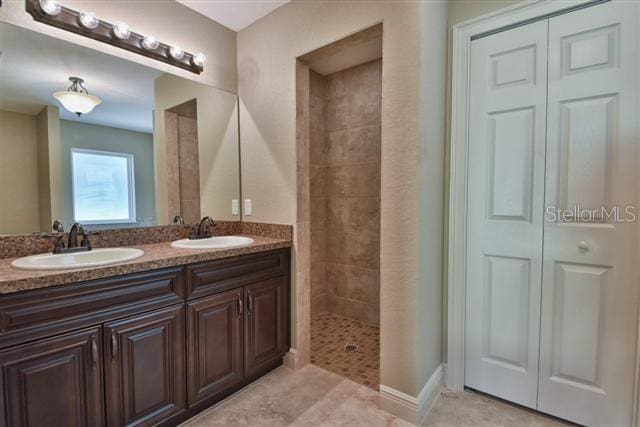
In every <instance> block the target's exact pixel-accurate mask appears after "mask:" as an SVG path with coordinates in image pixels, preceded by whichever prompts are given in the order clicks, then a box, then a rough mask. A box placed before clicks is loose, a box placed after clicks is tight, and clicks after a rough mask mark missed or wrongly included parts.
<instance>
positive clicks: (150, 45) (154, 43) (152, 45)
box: [142, 36, 160, 50]
mask: <svg viewBox="0 0 640 427" xmlns="http://www.w3.org/2000/svg"><path fill="white" fill-rule="evenodd" d="M159 45H160V43H159V42H158V40H156V38H155V37H153V36H144V39H142V47H144V48H145V49H148V50H154V49H157V48H158V46H159Z"/></svg>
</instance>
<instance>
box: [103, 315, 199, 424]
mask: <svg viewBox="0 0 640 427" xmlns="http://www.w3.org/2000/svg"><path fill="white" fill-rule="evenodd" d="M105 349H106V351H105V358H106V390H107V424H108V425H110V426H122V425H138V424H154V423H157V422H160V421H162V420H164V419H165V418H167V417H169V416H171V415H173V414H175V413H177V412H179V411H181V410H182V409H184V408H185V401H186V397H185V379H186V373H185V363H184V353H185V341H184V307H183V306H174V307H169V308H165V309H162V310H157V311H153V312H151V313H147V314H144V315H139V316H135V317H132V318H128V319H124V320H121V321H118V322H113V323H110V324H107V325H105Z"/></svg>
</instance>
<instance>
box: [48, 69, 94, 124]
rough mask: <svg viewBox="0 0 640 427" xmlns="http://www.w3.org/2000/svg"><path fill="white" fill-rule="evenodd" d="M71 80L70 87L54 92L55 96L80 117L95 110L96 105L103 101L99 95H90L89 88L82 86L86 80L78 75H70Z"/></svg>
mask: <svg viewBox="0 0 640 427" xmlns="http://www.w3.org/2000/svg"><path fill="white" fill-rule="evenodd" d="M69 81H70V82H71V86H69V89H67V90H65V91H59V92H56V93H54V94H53V97H54V98H55V99H57V100H58V101H60V103H61V104H62V106H63V107H64V108H66V109H67V110H69V111H71V112H72V113H75V114H77V115H78V117H80V116H81V115H83V114H87V113H88V112H90V111H91V110H93V109H94V108H95V106H96V105H99V104H100V103H101V102H102V100H101V99H100V98H98V97H97V96H93V95H89V92H88V91H87V89H85V87H84V86H82V83H84V80H82V79H80V78H78V77H69Z"/></svg>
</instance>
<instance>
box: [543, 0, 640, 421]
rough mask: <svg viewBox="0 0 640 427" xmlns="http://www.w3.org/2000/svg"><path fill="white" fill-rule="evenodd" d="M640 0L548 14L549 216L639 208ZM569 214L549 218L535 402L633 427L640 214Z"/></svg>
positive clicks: (578, 417) (580, 417)
mask: <svg viewBox="0 0 640 427" xmlns="http://www.w3.org/2000/svg"><path fill="white" fill-rule="evenodd" d="M639 4H640V3H638V2H636V1H621V2H618V1H614V2H611V3H606V4H602V5H598V6H593V7H589V8H586V9H583V10H579V11H576V12H572V13H570V14H567V15H561V16H558V17H554V18H551V19H550V20H549V105H548V134H547V139H548V142H547V181H546V197H545V200H546V205H547V207H548V209H549V210H548V211H547V214H551V213H553V214H555V212H556V211H555V209H554V208H555V207H559V208H562V209H571V208H574V207H575V206H577V205H579V206H580V207H581V208H584V209H600V207H601V206H604V207H606V208H607V209H612V208H614V207H615V206H618V207H619V208H620V209H621V211H620V215H621V216H622V217H624V216H625V212H624V208H625V207H626V206H635V207H636V211H635V214H636V215H638V214H640V211H638V198H639V193H640V188H639V180H640V177H639V174H638V170H639V169H640V158H639V149H638V146H639V139H640V133H639V130H638V121H639V120H640V118H639V113H640V110H639V109H638V97H639V92H638V89H639V88H638V79H639V77H640V74H639V70H638V61H639V57H638V44H639V42H640V39H639V34H638V24H639V23H638V13H639V10H638V7H639ZM551 216H552V215H549V219H553V218H551ZM565 219H566V220H568V221H561V222H558V221H556V222H549V221H546V222H545V231H544V261H543V262H544V265H543V271H544V273H543V274H544V280H543V283H544V284H543V296H542V323H541V326H542V328H541V342H540V345H541V353H540V362H541V363H540V388H539V402H538V409H539V410H541V411H543V412H547V413H550V414H553V415H556V416H558V417H562V418H566V419H569V420H572V421H575V422H578V423H581V424H586V425H590V426H596V425H603V426H630V425H631V417H632V399H633V395H634V393H633V384H634V359H635V353H636V351H635V350H636V339H637V325H638V319H637V311H638V288H639V287H640V274H639V268H640V255H639V248H638V240H639V230H638V219H636V221H635V222H616V221H615V220H614V219H613V218H607V217H606V215H605V216H604V217H602V216H600V215H594V220H593V221H592V222H589V223H587V222H580V221H578V220H577V218H573V219H572V218H571V215H567V217H566V218H565ZM623 219H624V218H623ZM628 219H631V217H628Z"/></svg>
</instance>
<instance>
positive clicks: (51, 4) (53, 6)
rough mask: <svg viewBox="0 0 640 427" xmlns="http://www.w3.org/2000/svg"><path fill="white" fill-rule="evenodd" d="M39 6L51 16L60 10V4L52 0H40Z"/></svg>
mask: <svg viewBox="0 0 640 427" xmlns="http://www.w3.org/2000/svg"><path fill="white" fill-rule="evenodd" d="M39 3H40V8H41V9H42V11H43V12H44V13H46V14H47V15H51V16H56V15H57V14H59V13H60V11H61V10H62V6H60V4H59V3H58V2H57V1H54V0H40V2H39Z"/></svg>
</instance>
